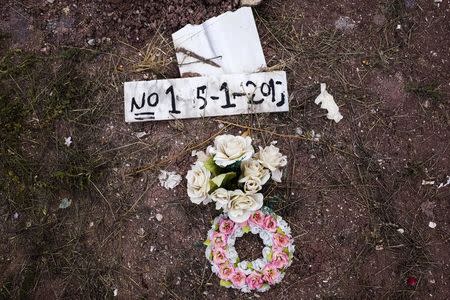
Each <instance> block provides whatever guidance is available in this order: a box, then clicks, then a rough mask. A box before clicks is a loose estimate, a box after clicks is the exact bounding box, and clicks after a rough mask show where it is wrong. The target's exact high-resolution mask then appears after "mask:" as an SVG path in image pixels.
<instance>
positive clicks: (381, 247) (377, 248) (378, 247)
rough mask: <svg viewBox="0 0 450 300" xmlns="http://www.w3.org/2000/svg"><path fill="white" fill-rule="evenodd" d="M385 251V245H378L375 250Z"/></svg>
mask: <svg viewBox="0 0 450 300" xmlns="http://www.w3.org/2000/svg"><path fill="white" fill-rule="evenodd" d="M383 249H384V247H383V245H376V246H375V250H377V251H381V250H383Z"/></svg>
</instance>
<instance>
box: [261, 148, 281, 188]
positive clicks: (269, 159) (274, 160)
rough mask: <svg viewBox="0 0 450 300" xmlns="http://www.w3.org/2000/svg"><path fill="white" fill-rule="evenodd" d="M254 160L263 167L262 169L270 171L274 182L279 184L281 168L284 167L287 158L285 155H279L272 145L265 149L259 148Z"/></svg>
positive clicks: (278, 150) (278, 151)
mask: <svg viewBox="0 0 450 300" xmlns="http://www.w3.org/2000/svg"><path fill="white" fill-rule="evenodd" d="M256 158H257V159H258V161H259V162H260V163H261V164H262V165H263V167H265V168H267V169H269V170H270V172H271V173H272V179H273V180H274V181H276V182H281V175H282V172H281V168H282V167H284V166H286V164H287V158H286V156H285V155H282V154H281V153H280V149H278V148H277V147H275V146H274V145H270V146H267V147H265V148H261V147H259V152H258V153H257V154H256Z"/></svg>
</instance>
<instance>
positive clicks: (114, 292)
mask: <svg viewBox="0 0 450 300" xmlns="http://www.w3.org/2000/svg"><path fill="white" fill-rule="evenodd" d="M118 292H119V291H118V290H117V289H114V291H113V295H114V297H117V294H118Z"/></svg>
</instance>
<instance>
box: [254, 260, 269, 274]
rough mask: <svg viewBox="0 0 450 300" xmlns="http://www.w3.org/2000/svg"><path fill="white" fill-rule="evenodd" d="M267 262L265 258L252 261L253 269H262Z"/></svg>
mask: <svg viewBox="0 0 450 300" xmlns="http://www.w3.org/2000/svg"><path fill="white" fill-rule="evenodd" d="M266 264H267V262H266V261H264V259H261V258H258V259H255V260H254V261H252V265H253V269H255V270H256V271H262V269H264V267H265V266H266Z"/></svg>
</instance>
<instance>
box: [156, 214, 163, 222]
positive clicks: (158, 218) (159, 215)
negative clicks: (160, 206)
mask: <svg viewBox="0 0 450 300" xmlns="http://www.w3.org/2000/svg"><path fill="white" fill-rule="evenodd" d="M162 219H163V216H162V214H156V220H158V222H161V220H162Z"/></svg>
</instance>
